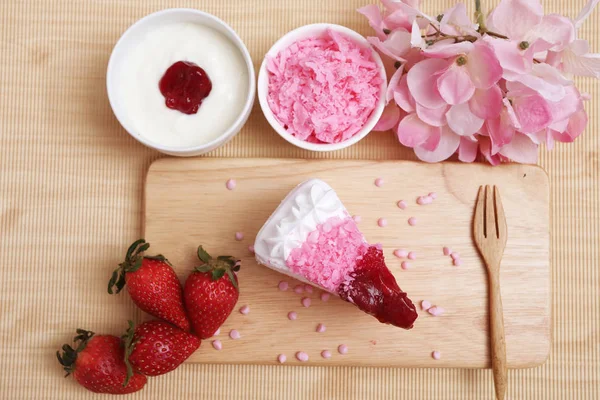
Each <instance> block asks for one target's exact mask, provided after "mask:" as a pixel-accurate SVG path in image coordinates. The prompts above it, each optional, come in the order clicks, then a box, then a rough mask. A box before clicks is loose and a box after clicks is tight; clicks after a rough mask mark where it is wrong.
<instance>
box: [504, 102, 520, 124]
mask: <svg viewBox="0 0 600 400" xmlns="http://www.w3.org/2000/svg"><path fill="white" fill-rule="evenodd" d="M502 104H504V107H506V113H507V114H508V117H509V118H510V124H511V125H512V127H513V128H515V129H521V123H520V122H519V119H518V118H517V114H515V109H514V108H513V106H512V104H511V103H510V101H509V100H508V99H507V98H506V97H505V98H503V99H502Z"/></svg>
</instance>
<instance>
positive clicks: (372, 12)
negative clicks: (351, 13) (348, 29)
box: [356, 4, 386, 40]
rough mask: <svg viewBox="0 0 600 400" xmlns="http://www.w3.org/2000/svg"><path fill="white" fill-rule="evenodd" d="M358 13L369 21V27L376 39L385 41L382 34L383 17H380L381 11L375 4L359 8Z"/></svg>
mask: <svg viewBox="0 0 600 400" xmlns="http://www.w3.org/2000/svg"><path fill="white" fill-rule="evenodd" d="M356 11H358V12H359V13H360V14H362V15H364V16H365V17H367V20H368V21H369V26H370V27H371V28H373V30H374V31H375V33H376V34H377V37H378V38H379V39H381V40H385V36H386V35H385V33H384V32H383V17H382V16H381V11H380V10H379V7H377V6H376V5H375V4H369V5H368V6H364V7H362V8H359V9H358V10H356Z"/></svg>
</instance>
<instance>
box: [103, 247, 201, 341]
mask: <svg viewBox="0 0 600 400" xmlns="http://www.w3.org/2000/svg"><path fill="white" fill-rule="evenodd" d="M149 247H150V243H146V241H145V240H144V239H140V240H138V241H137V242H135V243H133V244H132V245H131V246H130V247H129V250H127V255H126V256H125V261H124V262H122V263H121V264H119V267H118V268H117V269H115V271H114V272H113V274H112V277H111V278H110V281H109V282H108V293H110V294H113V291H114V292H115V293H119V292H120V291H121V289H123V287H124V286H125V284H127V291H128V292H129V295H130V296H131V299H132V300H133V302H134V303H135V305H136V306H138V307H139V308H140V309H142V311H145V312H147V313H148V314H150V315H153V316H155V317H157V318H160V319H162V320H165V321H167V322H170V323H172V324H173V325H175V326H177V327H179V328H181V329H183V330H184V331H189V330H190V321H189V319H188V318H187V316H186V315H185V310H184V308H183V292H182V289H181V283H180V282H179V279H178V278H177V275H176V274H175V271H174V270H173V267H172V266H171V264H170V263H169V261H168V260H167V259H166V258H165V257H164V256H162V255H157V256H152V257H150V256H143V257H142V256H141V255H140V253H143V252H144V251H146V250H148V248H149ZM115 289H116V290H115Z"/></svg>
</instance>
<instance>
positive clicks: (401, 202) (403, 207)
mask: <svg viewBox="0 0 600 400" xmlns="http://www.w3.org/2000/svg"><path fill="white" fill-rule="evenodd" d="M398 208H400V209H402V210H404V209H406V202H405V201H404V200H400V201H399V202H398Z"/></svg>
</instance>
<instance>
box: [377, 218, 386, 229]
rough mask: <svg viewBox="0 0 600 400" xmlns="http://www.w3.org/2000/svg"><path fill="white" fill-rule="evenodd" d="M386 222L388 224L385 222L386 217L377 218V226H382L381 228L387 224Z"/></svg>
mask: <svg viewBox="0 0 600 400" xmlns="http://www.w3.org/2000/svg"><path fill="white" fill-rule="evenodd" d="M387 224H388V222H387V219H385V218H379V219H378V220H377V225H379V226H380V227H382V228H383V227H384V226H387Z"/></svg>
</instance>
